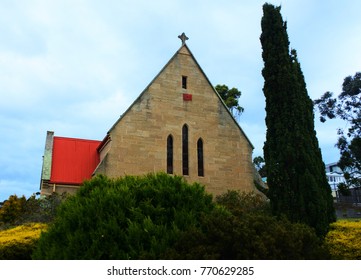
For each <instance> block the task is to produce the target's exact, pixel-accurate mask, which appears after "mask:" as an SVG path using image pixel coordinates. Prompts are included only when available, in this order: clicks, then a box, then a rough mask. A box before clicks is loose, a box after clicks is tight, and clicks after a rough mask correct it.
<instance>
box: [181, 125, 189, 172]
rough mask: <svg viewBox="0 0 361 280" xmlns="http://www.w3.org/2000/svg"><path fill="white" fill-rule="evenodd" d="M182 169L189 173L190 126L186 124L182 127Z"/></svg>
mask: <svg viewBox="0 0 361 280" xmlns="http://www.w3.org/2000/svg"><path fill="white" fill-rule="evenodd" d="M182 169H183V175H189V157H188V126H187V125H186V124H185V125H183V128H182Z"/></svg>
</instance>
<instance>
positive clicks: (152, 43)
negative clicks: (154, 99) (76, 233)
mask: <svg viewBox="0 0 361 280" xmlns="http://www.w3.org/2000/svg"><path fill="white" fill-rule="evenodd" d="M264 3H265V1H258V0H229V1H215V0H214V1H213V0H189V1H188V0H183V1H181V0H174V1H169V0H159V1H158V0H153V1H147V0H144V1H142V0H108V1H103V0H87V1H85V0H59V1H58V0H54V1H47V0H31V1H29V0H23V1H22V0H0V38H1V39H0V137H1V138H0V155H1V156H0V201H3V200H5V199H6V198H8V197H9V195H12V194H16V195H18V196H21V195H25V196H26V197H29V196H30V195H32V194H34V193H36V192H38V191H39V186H40V176H41V166H42V156H43V153H44V147H45V137H46V132H47V131H48V130H51V131H54V132H55V135H56V136H64V137H74V138H85V139H95V140H102V139H103V138H104V136H105V135H106V133H107V131H108V130H109V129H110V128H111V126H112V125H113V124H114V122H115V121H116V120H117V119H118V117H119V116H120V115H121V114H122V113H123V112H124V111H125V110H126V109H127V108H128V107H129V106H130V105H131V103H132V102H133V101H134V100H135V99H136V97H137V96H138V95H139V94H140V93H141V92H142V91H143V90H144V89H145V88H146V87H147V85H148V84H149V83H150V82H151V80H152V79H153V78H154V77H155V76H156V75H157V74H158V73H159V71H160V70H161V69H162V67H163V66H164V65H165V64H166V63H167V62H168V61H169V59H170V58H171V57H172V56H173V55H174V53H175V52H176V51H177V50H178V49H179V47H180V46H181V41H180V40H179V39H178V38H177V37H178V35H180V34H181V33H182V32H185V34H186V35H187V36H188V37H189V40H188V41H187V45H188V47H189V48H190V50H191V51H192V53H193V55H194V56H195V58H196V59H197V61H198V63H199V64H200V66H201V67H202V69H203V71H204V72H205V73H206V75H207V77H208V78H209V80H210V81H211V83H212V84H213V85H217V84H226V85H227V86H229V87H236V88H238V89H239V90H240V91H241V92H242V96H241V98H240V100H239V102H240V104H241V106H243V107H244V109H245V111H244V113H243V114H242V116H241V117H240V118H239V123H240V125H241V127H242V128H243V130H244V131H245V133H246V134H247V136H248V138H249V139H250V140H251V142H252V143H253V145H254V146H255V149H254V152H253V156H254V157H255V156H262V155H263V151H262V149H263V143H264V141H265V135H266V126H265V98H264V95H263V92H262V88H263V83H264V80H263V77H262V74H261V71H262V68H263V60H262V47H261V43H260V40H259V38H260V35H261V24H260V22H261V18H262V14H263V12H262V6H263V4H264ZM268 3H272V4H274V5H277V6H278V5H281V6H282V8H281V13H282V16H283V19H284V20H286V21H287V28H288V29H287V30H288V36H289V40H290V47H291V48H294V49H296V50H297V52H298V59H299V61H300V63H301V68H302V71H303V74H304V76H305V80H306V84H307V89H308V94H309V96H310V97H311V99H316V98H318V97H320V96H321V95H322V94H323V93H325V92H326V91H331V92H334V93H335V94H336V95H338V94H339V93H340V91H341V85H342V82H343V79H344V78H345V77H346V76H349V75H354V74H355V73H356V72H358V71H360V70H361V69H360V62H361V52H360V49H361V36H360V34H361V17H360V16H359V12H360V10H361V1H359V0H354V1H353V0H343V1H339V0H337V1H336V0H283V1H268ZM345 125H346V124H345V123H343V122H341V121H328V122H326V123H324V124H322V123H320V122H319V119H318V114H317V112H316V116H315V127H316V131H317V137H318V141H319V145H320V147H321V151H322V156H323V160H324V162H325V163H331V162H336V161H338V158H339V152H338V150H337V148H335V147H334V145H335V143H336V141H337V128H345Z"/></svg>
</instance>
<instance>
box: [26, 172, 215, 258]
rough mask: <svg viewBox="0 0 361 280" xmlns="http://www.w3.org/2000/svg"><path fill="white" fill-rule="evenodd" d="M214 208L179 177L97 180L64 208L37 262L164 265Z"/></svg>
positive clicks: (194, 186)
mask: <svg viewBox="0 0 361 280" xmlns="http://www.w3.org/2000/svg"><path fill="white" fill-rule="evenodd" d="M213 208H214V203H213V202H212V196H211V195H209V194H206V193H205V190H204V187H203V186H201V185H199V184H196V183H195V184H192V185H189V184H187V183H186V182H185V181H184V179H183V178H182V177H179V176H174V177H173V176H169V175H166V174H163V173H159V174H149V175H146V176H141V177H133V176H125V177H123V178H118V179H109V178H107V177H105V176H97V177H95V178H93V179H92V180H90V181H88V182H85V183H84V184H83V186H82V187H81V188H80V190H79V191H78V192H77V194H76V195H74V196H70V197H69V198H68V199H67V200H66V201H64V203H62V204H61V205H60V207H59V211H58V214H57V217H56V218H55V220H54V223H53V224H52V225H51V226H50V228H49V230H48V231H47V232H45V233H43V234H42V235H41V238H40V240H39V244H38V247H37V249H36V251H35V253H34V255H33V257H34V258H36V259H159V258H160V256H162V255H163V254H164V252H165V251H166V250H167V249H168V248H170V247H172V246H173V244H175V242H176V241H177V240H178V238H179V236H180V234H181V232H183V231H185V230H186V229H188V228H190V227H195V228H197V227H199V225H200V217H201V216H202V215H206V214H207V213H210V212H211V211H212V209H213Z"/></svg>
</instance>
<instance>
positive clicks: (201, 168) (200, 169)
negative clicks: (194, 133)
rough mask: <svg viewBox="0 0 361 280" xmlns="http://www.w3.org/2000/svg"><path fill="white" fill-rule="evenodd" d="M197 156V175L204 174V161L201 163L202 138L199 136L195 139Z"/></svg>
mask: <svg viewBox="0 0 361 280" xmlns="http://www.w3.org/2000/svg"><path fill="white" fill-rule="evenodd" d="M197 157H198V176H202V177H203V176H204V163H203V140H202V138H199V139H198V141H197Z"/></svg>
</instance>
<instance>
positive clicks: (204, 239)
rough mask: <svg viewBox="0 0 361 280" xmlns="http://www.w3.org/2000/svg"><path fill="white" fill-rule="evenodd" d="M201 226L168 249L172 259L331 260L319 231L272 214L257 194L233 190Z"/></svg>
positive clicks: (189, 231)
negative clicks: (316, 231)
mask: <svg viewBox="0 0 361 280" xmlns="http://www.w3.org/2000/svg"><path fill="white" fill-rule="evenodd" d="M216 201H217V202H218V203H219V205H218V207H216V208H215V209H214V210H213V212H212V214H211V215H204V216H203V217H202V220H201V221H202V223H201V227H199V228H190V229H189V230H188V231H186V232H184V233H182V235H181V237H180V239H179V241H178V242H177V244H176V245H175V246H174V247H173V248H170V249H169V250H168V251H167V254H166V255H165V256H164V258H169V259H228V260H229V259H253V260H263V259H275V260H287V259H292V260H294V259H327V258H329V255H328V251H327V249H326V248H325V246H324V245H323V242H322V240H320V239H319V238H318V237H317V235H316V233H315V231H314V230H313V229H312V228H310V227H309V226H307V225H304V224H294V223H291V222H290V221H288V220H287V219H286V218H282V219H278V218H276V217H274V216H272V215H271V214H270V210H269V205H268V202H267V201H266V200H265V199H264V198H263V197H262V196H258V195H256V194H254V193H240V192H235V191H229V192H227V193H226V194H224V195H221V196H219V197H217V198H216Z"/></svg>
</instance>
